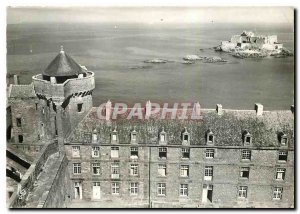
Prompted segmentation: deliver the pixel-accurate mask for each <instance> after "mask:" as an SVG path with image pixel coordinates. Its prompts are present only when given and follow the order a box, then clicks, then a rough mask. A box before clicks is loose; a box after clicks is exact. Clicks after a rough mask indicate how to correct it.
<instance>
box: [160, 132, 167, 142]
mask: <svg viewBox="0 0 300 214" xmlns="http://www.w3.org/2000/svg"><path fill="white" fill-rule="evenodd" d="M159 140H160V142H165V141H166V134H164V133H160V139H159Z"/></svg>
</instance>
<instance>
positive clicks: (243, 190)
mask: <svg viewBox="0 0 300 214" xmlns="http://www.w3.org/2000/svg"><path fill="white" fill-rule="evenodd" d="M247 189H248V188H247V187H246V186H240V187H239V198H247Z"/></svg>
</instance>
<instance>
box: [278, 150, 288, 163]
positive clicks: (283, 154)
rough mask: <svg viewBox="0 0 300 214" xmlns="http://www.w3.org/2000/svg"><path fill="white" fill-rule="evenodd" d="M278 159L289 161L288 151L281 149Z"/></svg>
mask: <svg viewBox="0 0 300 214" xmlns="http://www.w3.org/2000/svg"><path fill="white" fill-rule="evenodd" d="M278 160H279V161H285V162H286V161H287V151H279V153H278Z"/></svg>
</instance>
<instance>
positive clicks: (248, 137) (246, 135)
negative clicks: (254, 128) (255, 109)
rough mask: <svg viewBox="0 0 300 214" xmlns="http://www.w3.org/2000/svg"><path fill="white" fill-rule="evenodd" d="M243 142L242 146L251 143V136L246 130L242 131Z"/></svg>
mask: <svg viewBox="0 0 300 214" xmlns="http://www.w3.org/2000/svg"><path fill="white" fill-rule="evenodd" d="M243 141H244V145H251V143H252V135H251V134H250V133H249V131H248V130H244V131H243Z"/></svg>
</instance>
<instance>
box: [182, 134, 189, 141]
mask: <svg viewBox="0 0 300 214" xmlns="http://www.w3.org/2000/svg"><path fill="white" fill-rule="evenodd" d="M183 141H185V142H188V141H189V135H188V134H184V135H183Z"/></svg>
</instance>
